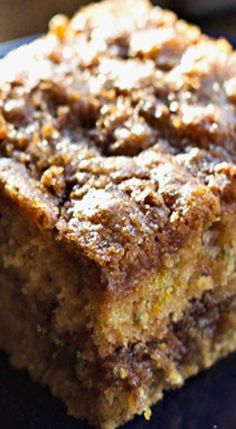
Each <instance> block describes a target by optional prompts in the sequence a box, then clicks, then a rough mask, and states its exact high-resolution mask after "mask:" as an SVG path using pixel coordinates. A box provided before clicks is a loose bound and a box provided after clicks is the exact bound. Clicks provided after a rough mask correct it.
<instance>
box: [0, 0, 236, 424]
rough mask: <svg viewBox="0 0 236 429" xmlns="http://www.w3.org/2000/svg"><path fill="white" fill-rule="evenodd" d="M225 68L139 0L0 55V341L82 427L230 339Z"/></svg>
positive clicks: (231, 121) (235, 177)
mask: <svg viewBox="0 0 236 429" xmlns="http://www.w3.org/2000/svg"><path fill="white" fill-rule="evenodd" d="M235 76H236V54H235V53H234V52H233V51H232V48H231V46H230V45H229V44H228V43H227V42H226V41H225V40H223V39H219V40H213V39H210V38H209V37H207V36H204V35H202V34H201V32H200V30H199V29H198V28H196V27H194V26H191V25H188V24H186V23H185V22H184V21H181V20H177V18H176V16H175V15H174V14H173V13H171V12H168V11H163V10H161V9H159V8H157V7H155V8H154V7H152V6H151V5H150V4H149V3H148V2H146V1H144V0H139V1H138V2H137V1H135V0H129V1H127V0H123V1H121V0H119V1H117V0H116V1H111V0H110V1H109V0H108V1H105V2H103V3H100V4H97V5H93V6H90V7H87V8H85V9H82V11H81V12H79V13H78V14H77V15H76V16H75V17H74V18H73V19H72V20H71V21H69V20H68V19H67V18H65V17H63V16H58V17H56V18H55V19H53V20H52V22H51V24H50V31H49V33H48V34H47V35H46V36H44V37H42V38H41V39H39V40H37V41H36V42H34V43H32V44H31V45H29V46H26V47H22V48H20V49H18V50H16V51H15V52H13V53H11V54H10V55H9V56H8V57H6V58H5V59H3V60H2V61H1V62H0V347H1V348H2V349H3V350H5V351H6V352H7V353H8V354H9V356H10V359H11V362H12V364H13V365H14V366H16V367H19V368H27V369H28V371H29V373H30V374H31V376H32V377H33V379H35V380H38V381H39V382H40V383H43V384H46V385H48V386H49V387H50V388H51V391H52V393H53V394H55V395H57V396H58V397H59V398H61V399H62V400H63V401H64V402H65V403H66V405H67V407H68V411H69V413H70V414H72V415H73V416H75V417H77V418H79V419H87V420H88V421H89V422H90V423H92V424H94V425H96V426H97V427H101V428H103V429H104V428H105V429H112V428H114V427H116V426H118V425H120V424H121V423H124V422H126V421H127V420H129V419H131V418H132V417H133V416H134V415H135V414H136V413H137V414H141V413H143V412H144V413H145V416H146V418H149V417H150V410H149V407H150V406H151V405H152V404H154V403H155V402H156V401H157V400H158V399H159V398H160V397H161V395H162V392H163V390H165V389H170V388H174V387H177V386H180V385H182V384H183V382H184V380H185V379H186V378H187V377H189V376H191V375H193V374H196V373H197V372H198V371H199V370H201V369H202V368H207V367H209V366H210V365H212V364H213V363H214V362H215V361H216V360H217V359H218V358H220V357H222V356H225V355H227V354H228V353H229V352H230V351H232V350H235V349H236V281H235V277H236V269H235V267H236V230H235V221H236V166H235V144H236V143H235V142H236V114H235V112H236V110H235V108H236V78H235Z"/></svg>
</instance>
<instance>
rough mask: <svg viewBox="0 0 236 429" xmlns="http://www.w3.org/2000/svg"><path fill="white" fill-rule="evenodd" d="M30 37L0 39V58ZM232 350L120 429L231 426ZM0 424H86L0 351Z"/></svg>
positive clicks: (235, 385) (235, 408)
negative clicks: (147, 417)
mask: <svg viewBox="0 0 236 429" xmlns="http://www.w3.org/2000/svg"><path fill="white" fill-rule="evenodd" d="M35 37H36V36H32V37H29V38H24V39H18V40H14V41H11V42H7V43H3V44H0V57H1V56H4V55H5V54H6V53H7V52H8V51H10V50H11V49H13V48H15V47H18V46H20V45H22V44H24V43H27V42H30V41H31V40H33V39H35ZM235 404H236V354H234V355H231V356H230V357H229V358H227V359H224V360H222V361H221V362H219V363H218V364H216V365H215V366H214V367H213V368H212V369H211V370H208V371H205V372H202V373H201V374H200V375H198V376H197V377H194V378H192V379H190V380H189V381H187V383H186V384H185V386H184V387H183V388H182V389H179V390H176V391H173V392H167V393H166V394H165V398H164V400H162V401H161V402H160V403H159V404H157V405H156V406H155V407H153V410H152V411H153V415H152V418H151V420H150V421H149V422H146V421H145V420H144V418H143V417H137V418H135V420H133V421H132V422H130V423H128V424H127V425H126V426H125V429H236V405H235ZM0 428H1V429H89V426H88V425H86V424H84V423H81V422H77V421H75V420H74V419H73V418H71V417H68V416H67V414H66V410H65V407H64V405H63V404H62V403H61V402H60V401H59V400H57V399H55V398H53V397H52V396H51V395H50V393H49V391H48V389H46V388H42V387H40V386H39V385H38V384H36V383H33V382H32V381H31V380H30V378H29V376H28V375H27V373H26V371H16V370H14V369H12V368H10V366H9V364H8V360H7V357H6V355H5V354H4V353H0Z"/></svg>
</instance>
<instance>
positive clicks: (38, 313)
mask: <svg viewBox="0 0 236 429" xmlns="http://www.w3.org/2000/svg"><path fill="white" fill-rule="evenodd" d="M16 219H17V221H16ZM234 223H235V218H233V217H232V216H231V217H230V219H229V218H228V219H224V221H223V223H222V224H221V225H217V226H216V225H215V226H214V227H213V228H212V230H211V231H209V232H208V236H207V237H205V240H206V243H207V244H208V247H207V249H208V251H209V252H210V253H211V254H212V256H213V255H214V259H215V272H214V281H215V283H214V284H213V280H212V279H210V276H209V273H208V275H206V272H205V276H202V277H199V278H195V279H194V280H195V285H194V284H191V286H192V287H195V288H196V284H197V282H198V281H199V285H198V289H199V292H200V291H201V294H200V293H199V297H198V298H193V299H190V297H189V300H188V305H187V307H185V310H184V311H183V313H182V314H181V317H179V320H176V321H171V319H170V318H168V322H167V326H166V329H165V331H163V332H160V334H159V335H158V336H156V337H155V338H153V340H152V341H148V340H147V341H146V340H145V338H143V339H140V338H139V340H138V341H137V342H133V343H130V344H127V345H126V346H123V347H118V348H116V349H115V350H113V352H112V353H110V354H109V355H107V356H105V357H102V356H99V354H98V353H97V350H96V348H94V347H91V343H90V348H87V349H86V348H85V347H84V346H85V343H86V339H88V337H87V336H86V334H85V332H82V331H80V332H77V336H70V335H69V334H68V332H67V335H59V333H60V329H59V328H58V326H57V323H56V320H55V316H56V315H57V311H58V310H59V311H60V306H59V303H61V304H62V302H60V298H62V300H63V297H62V296H61V295H62V293H61V292H62V291H63V289H64V288H65V285H66V289H64V292H66V296H65V297H66V298H67V300H70V302H71V305H70V309H71V313H70V316H71V317H73V315H74V314H75V315H76V317H77V318H78V317H82V321H83V323H84V324H85V321H86V317H88V315H89V313H87V314H86V311H85V306H86V305H88V304H87V303H86V299H87V297H86V295H85V297H84V301H82V299H81V300H80V308H79V307H78V304H79V301H78V297H76V292H78V287H79V283H78V276H77V275H76V279H74V276H75V274H74V272H73V269H72V267H73V265H71V261H70V258H69V261H67V255H66V254H65V252H63V253H62V254H61V252H60V251H58V249H55V244H54V242H51V241H50V240H49V238H48V237H47V238H46V239H45V236H43V235H42V233H41V234H39V233H38V227H36V228H35V226H32V225H29V222H28V219H27V218H24V216H23V218H22V216H21V215H19V213H18V216H16V209H15V207H14V205H12V203H11V204H9V205H8V206H7V204H6V200H5V201H4V204H3V199H1V217H0V238H1V252H0V255H1V256H0V266H1V270H0V284H1V288H0V298H1V299H0V310H1V311H0V334H1V335H0V347H1V348H2V349H4V350H5V351H7V352H8V353H9V355H10V358H11V362H12V364H13V365H14V366H16V367H18V368H27V369H28V371H29V373H30V374H31V376H32V377H33V379H34V380H37V381H39V382H40V383H42V384H46V385H48V386H49V387H50V389H51V391H52V393H53V394H55V395H56V396H58V397H59V398H61V399H62V400H63V401H64V402H65V403H66V405H67V408H68V411H69V413H71V414H72V415H73V416H75V417H77V418H79V419H86V420H88V421H90V423H92V424H93V425H95V426H97V427H102V428H106V429H107V428H114V427H116V426H118V425H120V424H121V423H124V422H126V421H127V420H129V419H131V418H132V417H133V416H134V414H141V413H143V412H145V416H146V418H148V417H149V415H150V410H149V407H150V406H151V405H152V404H153V403H155V402H156V401H157V400H159V399H160V398H161V396H162V394H163V391H164V390H166V389H170V388H171V389H172V388H176V387H179V386H181V385H182V384H183V382H184V380H185V379H186V378H187V377H189V376H191V375H193V374H196V373H197V372H198V371H199V370H200V369H203V368H208V367H209V366H210V365H212V364H213V363H214V362H215V360H217V359H219V358H220V357H223V356H225V355H227V353H229V352H230V351H232V350H234V349H235V347H236V338H235V326H236V318H235V305H236V294H235V263H236V234H234V233H233V234H232V231H233V228H232V225H234ZM13 232H14V233H13ZM229 232H231V234H230V233H229ZM188 250H189V249H186V251H188ZM220 252H221V253H220ZM188 255H189V253H188ZM193 262H194V261H193V260H192V258H191V260H189V265H188V267H187V266H186V267H185V268H186V269H187V268H188V269H191V266H192V264H193ZM198 262H199V263H200V264H202V267H204V268H205V269H206V266H205V264H204V263H205V260H204V259H202V260H199V261H198ZM42 266H43V270H42V268H41V267H42ZM176 268H177V267H176ZM181 268H182V267H180V268H179V270H177V269H176V270H175V276H176V277H177V275H178V273H179V275H181V274H182V271H183V270H182V269H181ZM76 273H77V271H76ZM49 276H50V280H49V279H48V277H49ZM68 278H70V282H68ZM219 282H220V284H219ZM192 283H193V282H192ZM74 284H75V285H76V286H77V287H76V288H75V286H74ZM210 284H211V286H210ZM39 285H40V287H39ZM169 285H170V282H168V286H169ZM183 285H184V284H183ZM183 285H182V287H183ZM158 286H160V285H158ZM213 286H214V287H213ZM73 287H74V289H73ZM73 292H74V294H73ZM80 297H81V296H80ZM81 298H82V297H81ZM91 299H92V298H91V297H90V306H91V304H92V302H91ZM57 300H58V301H59V303H58V302H57ZM179 300H180V302H181V297H180V298H179V297H177V298H175V305H176V306H179V305H180V302H179ZM75 303H76V305H77V312H76V313H73V304H75ZM96 304H97V300H96ZM90 311H91V312H94V308H91V307H90ZM92 314H93V313H92ZM65 316H66V314H65V315H64V318H62V319H61V321H62V320H63V322H64V323H66V321H67V317H65ZM136 317H137V319H136V323H139V320H138V317H140V318H141V319H142V317H143V318H145V311H143V313H141V314H140V315H136ZM141 319H140V320H141ZM87 322H88V319H87ZM74 323H75V324H76V321H75V320H74ZM84 326H85V325H84Z"/></svg>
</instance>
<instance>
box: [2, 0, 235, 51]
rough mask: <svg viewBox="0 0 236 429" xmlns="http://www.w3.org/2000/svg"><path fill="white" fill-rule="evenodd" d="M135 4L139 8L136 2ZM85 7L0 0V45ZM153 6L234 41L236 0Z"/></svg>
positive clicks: (170, 1) (77, 1)
mask: <svg viewBox="0 0 236 429" xmlns="http://www.w3.org/2000/svg"><path fill="white" fill-rule="evenodd" d="M114 1H116V0H114ZM124 1H125V0H124ZM136 1H137V4H138V1H139V0H136ZM86 3H88V1H86V0H0V42H1V41H5V40H9V39H12V38H16V37H21V36H25V35H29V34H35V33H40V32H43V31H45V30H46V29H47V22H48V20H49V18H50V17H51V16H52V15H53V14H55V13H58V12H60V13H66V14H68V15H72V14H73V13H74V12H75V11H76V10H77V9H78V8H79V7H80V6H81V5H82V4H86ZM156 3H157V4H160V5H162V6H164V7H169V8H171V9H173V10H176V11H177V12H178V14H179V15H180V16H182V17H186V18H187V19H189V20H191V21H193V22H197V23H198V24H200V25H201V26H202V28H203V29H204V31H207V32H210V33H212V34H216V35H217V34H223V35H226V36H228V37H230V38H235V39H236V0H159V1H156Z"/></svg>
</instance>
